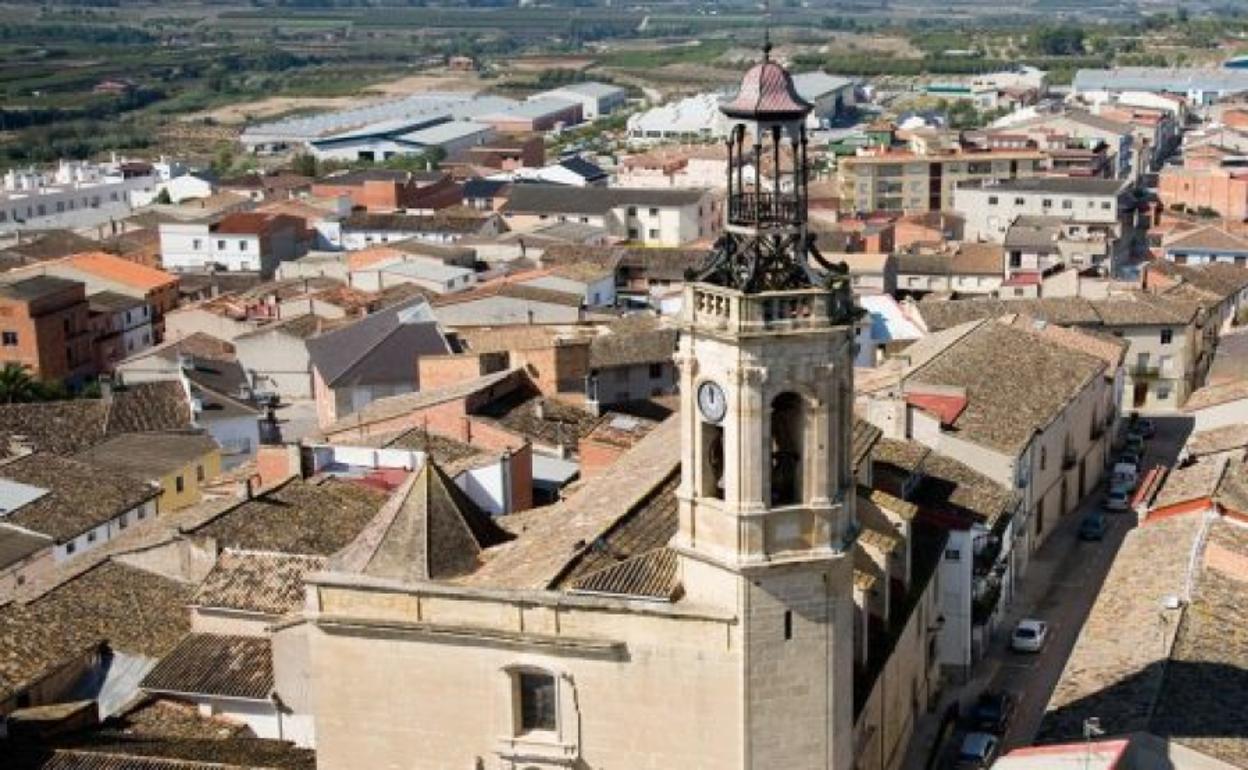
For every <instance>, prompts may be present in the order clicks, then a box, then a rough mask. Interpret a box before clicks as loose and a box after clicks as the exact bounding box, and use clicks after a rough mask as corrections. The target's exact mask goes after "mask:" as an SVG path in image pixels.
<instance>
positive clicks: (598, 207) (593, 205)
mask: <svg viewBox="0 0 1248 770" xmlns="http://www.w3.org/2000/svg"><path fill="white" fill-rule="evenodd" d="M706 194H707V192H706V190H667V189H653V190H652V189H649V188H631V187H567V186H564V185H556V184H521V185H515V186H513V187H512V188H511V195H510V196H509V197H508V199H507V204H506V205H505V206H504V208H503V210H504V211H507V212H510V213H517V214H566V213H573V214H587V215H601V214H605V213H607V212H608V211H610V210H611V209H613V208H616V207H618V206H640V207H645V206H657V207H664V206H667V207H670V206H692V205H695V204H697V203H698V202H699V201H701V200H702V199H703V198H704V197H706Z"/></svg>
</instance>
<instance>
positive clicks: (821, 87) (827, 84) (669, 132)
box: [628, 72, 856, 145]
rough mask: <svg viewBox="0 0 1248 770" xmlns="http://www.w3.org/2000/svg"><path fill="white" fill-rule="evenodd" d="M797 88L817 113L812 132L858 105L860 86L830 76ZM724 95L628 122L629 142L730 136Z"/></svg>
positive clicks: (806, 79) (807, 76)
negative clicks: (723, 100)
mask: <svg viewBox="0 0 1248 770" xmlns="http://www.w3.org/2000/svg"><path fill="white" fill-rule="evenodd" d="M793 87H794V88H795V89H796V90H797V93H798V94H799V95H800V96H801V97H802V98H803V99H805V100H806V101H807V102H809V103H811V104H813V105H814V109H813V110H811V112H810V114H809V115H808V116H807V118H806V125H807V127H808V128H820V127H824V126H826V125H827V124H828V122H829V121H830V120H831V119H832V118H834V117H835V116H836V115H837V114H838V113H840V112H842V111H843V110H844V109H845V108H847V107H851V106H853V105H854V104H855V103H856V84H855V83H854V81H852V80H849V79H847V78H842V77H837V76H836V75H829V74H827V73H826V72H803V73H801V74H800V75H794V76H793ZM723 97H724V94H721V93H703V94H697V95H695V96H690V97H687V98H685V99H681V100H680V101H677V102H672V103H670V104H664V105H660V106H658V107H654V108H653V109H650V110H647V111H645V112H640V113H637V114H635V115H631V116H629V118H628V138H629V142H630V143H632V144H637V145H645V144H655V143H658V142H672V141H683V142H689V141H709V140H711V139H722V138H723V137H725V136H727V133H728V128H729V121H728V120H727V118H725V117H724V115H723V113H721V112H720V111H719V105H720V102H721V101H722V99H723Z"/></svg>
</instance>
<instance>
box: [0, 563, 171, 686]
mask: <svg viewBox="0 0 1248 770" xmlns="http://www.w3.org/2000/svg"><path fill="white" fill-rule="evenodd" d="M190 597H191V587H190V586H189V585H186V584H183V583H178V582H175V581H173V580H169V579H168V578H164V577H159V576H157V575H153V574H151V573H148V572H144V571H142V570H139V569H135V568H133V567H128V566H125V565H122V564H118V563H116V562H112V561H107V562H103V563H101V564H98V565H97V566H95V567H94V568H93V569H90V570H87V571H86V572H83V573H82V574H80V575H78V576H76V577H75V578H73V579H71V580H69V581H67V582H65V583H62V584H61V585H59V586H58V587H56V588H54V589H53V590H51V591H49V592H47V593H45V594H43V595H42V596H40V597H38V598H37V599H35V600H33V601H31V602H29V603H20V602H19V603H13V604H9V605H7V606H4V607H0V650H4V654H3V655H0V699H4V698H7V697H8V696H9V695H11V694H12V693H14V692H16V691H19V690H22V689H24V688H26V687H29V686H30V685H32V684H33V683H35V682H37V681H39V680H40V679H41V678H43V677H44V676H47V675H48V674H50V673H51V672H52V671H54V670H55V669H57V668H59V667H60V666H61V665H63V664H64V663H66V662H67V661H68V660H69V659H70V658H72V657H73V656H76V655H78V654H80V653H82V652H85V651H86V650H88V649H89V648H93V647H95V646H97V645H99V644H101V643H107V644H108V645H109V646H110V647H111V648H112V649H114V650H117V651H119V652H125V653H129V654H134V655H144V656H148V657H160V656H162V655H164V654H165V653H167V652H168V651H169V650H171V649H173V647H174V646H175V645H176V644H177V642H178V640H179V639H181V638H182V636H183V634H185V633H186V632H187V630H188V627H189V625H190V619H189V616H188V615H187V612H186V608H185V605H186V602H187V601H188V600H189V599H190Z"/></svg>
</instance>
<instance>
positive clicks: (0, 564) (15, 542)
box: [0, 518, 52, 570]
mask: <svg viewBox="0 0 1248 770" xmlns="http://www.w3.org/2000/svg"><path fill="white" fill-rule="evenodd" d="M51 546H52V538H50V537H48V536H47V535H41V534H39V533H37V532H31V531H30V530H28V529H23V528H21V527H15V526H12V525H11V524H5V523H4V520H3V519H2V518H0V570H4V569H7V568H8V567H10V566H12V565H14V564H16V563H18V562H19V561H21V560H22V559H25V558H26V557H28V556H30V555H31V554H35V553H38V552H39V551H42V550H43V549H44V548H49V547H51Z"/></svg>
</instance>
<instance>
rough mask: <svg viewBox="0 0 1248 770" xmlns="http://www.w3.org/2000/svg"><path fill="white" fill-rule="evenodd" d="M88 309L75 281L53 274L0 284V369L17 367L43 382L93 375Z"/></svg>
mask: <svg viewBox="0 0 1248 770" xmlns="http://www.w3.org/2000/svg"><path fill="white" fill-rule="evenodd" d="M91 339H92V336H91V326H90V307H89V305H88V303H87V294H86V287H85V286H83V284H82V283H81V282H79V281H70V280H66V279H64V278H55V277H52V276H46V275H41V276H35V277H32V278H22V279H19V280H16V281H11V282H9V283H4V284H0V365H7V364H18V365H19V366H21V367H23V368H25V369H26V370H28V371H29V372H30V374H31V376H32V377H35V378H36V379H39V380H43V381H45V382H67V381H74V380H77V379H80V378H82V377H85V376H87V375H89V374H91V373H92V372H93V371H94V360H95V359H94V351H93V350H92V346H91Z"/></svg>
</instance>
